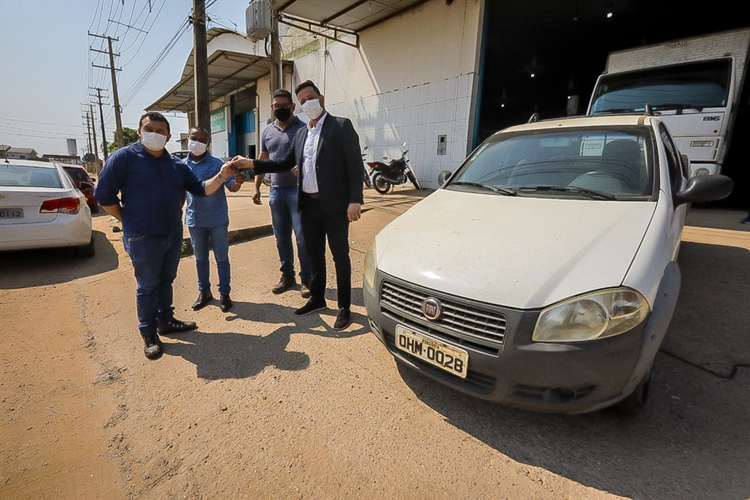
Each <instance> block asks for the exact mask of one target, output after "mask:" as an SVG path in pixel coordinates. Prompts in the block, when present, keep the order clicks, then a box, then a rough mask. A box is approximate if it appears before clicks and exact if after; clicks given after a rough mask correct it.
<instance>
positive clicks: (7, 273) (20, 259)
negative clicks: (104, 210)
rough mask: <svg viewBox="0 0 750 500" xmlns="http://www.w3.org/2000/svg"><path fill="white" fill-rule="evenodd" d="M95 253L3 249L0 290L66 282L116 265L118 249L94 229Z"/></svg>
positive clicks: (0, 258) (59, 249) (107, 269)
mask: <svg viewBox="0 0 750 500" xmlns="http://www.w3.org/2000/svg"><path fill="white" fill-rule="evenodd" d="M93 233H94V245H95V247H96V255H94V256H93V257H77V256H76V255H75V252H73V251H72V250H71V249H68V248H48V249H42V250H22V251H17V252H0V290H10V289H17V288H27V287H34V286H44V285H55V284H59V283H67V282H68V281H73V280H77V279H81V278H86V277H88V276H94V275H97V274H101V273H105V272H107V271H111V270H113V269H117V267H118V265H119V263H118V258H117V251H116V250H115V248H114V247H113V246H112V242H110V241H109V240H108V239H107V235H105V234H104V233H102V232H100V231H96V230H95V231H94V232H93Z"/></svg>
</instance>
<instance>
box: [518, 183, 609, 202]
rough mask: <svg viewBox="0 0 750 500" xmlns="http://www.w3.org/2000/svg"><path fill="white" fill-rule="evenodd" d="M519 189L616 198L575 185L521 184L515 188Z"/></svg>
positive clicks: (605, 198)
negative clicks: (521, 185)
mask: <svg viewBox="0 0 750 500" xmlns="http://www.w3.org/2000/svg"><path fill="white" fill-rule="evenodd" d="M516 189H518V190H519V191H555V192H560V193H575V194H585V195H588V196H589V198H598V199H601V200H616V199H617V198H616V197H615V195H613V194H609V193H603V192H602V191H595V190H593V189H586V188H581V187H576V186H523V187H518V188H516Z"/></svg>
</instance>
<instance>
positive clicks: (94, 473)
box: [0, 204, 750, 500]
mask: <svg viewBox="0 0 750 500" xmlns="http://www.w3.org/2000/svg"><path fill="white" fill-rule="evenodd" d="M406 208H408V206H405V205H398V204H395V205H394V206H386V207H383V208H380V209H378V210H374V211H371V212H368V213H366V214H365V215H364V217H363V220H362V221H361V222H359V223H357V224H354V225H352V232H351V239H352V243H351V246H352V261H353V269H354V271H353V275H354V283H353V286H354V288H355V292H354V297H353V299H354V303H355V305H354V307H353V313H354V314H353V316H354V318H353V321H354V322H353V324H352V325H351V326H350V327H349V328H348V329H347V330H346V331H344V332H336V331H334V330H333V329H332V328H331V325H332V324H333V321H334V318H335V309H333V307H335V292H333V291H331V290H329V294H328V297H327V298H328V301H329V306H331V309H329V310H328V311H326V312H324V313H323V314H322V315H320V316H318V315H311V316H308V317H304V318H301V319H297V318H294V316H293V315H292V311H293V310H294V308H296V307H298V306H299V305H301V304H302V303H303V302H304V299H302V298H301V297H300V296H299V292H297V291H290V292H287V293H286V294H283V295H279V296H277V295H273V294H272V293H271V292H270V287H271V286H272V285H273V284H274V283H275V281H276V280H277V278H278V271H277V268H278V262H277V259H276V250H275V245H274V242H273V238H272V237H266V238H261V239H258V240H254V241H249V242H245V243H239V244H237V245H233V246H232V247H231V250H230V252H231V253H230V257H231V260H232V264H233V268H232V271H233V291H232V296H233V298H234V300H235V302H236V306H235V308H234V309H233V310H232V311H231V312H230V313H228V314H224V313H221V311H220V310H219V308H218V304H214V305H212V306H209V307H207V308H206V309H204V310H202V311H199V312H193V311H192V310H190V308H189V305H190V303H192V301H193V300H194V299H195V296H196V295H197V287H196V277H195V268H194V265H195V263H194V260H193V259H192V258H184V259H183V260H182V262H181V264H180V269H179V275H178V279H177V281H176V283H175V306H176V308H177V310H176V315H177V317H178V318H180V319H185V320H195V321H197V322H198V324H199V329H198V330H197V331H194V332H188V333H184V334H180V335H174V336H170V337H168V338H165V340H164V341H165V344H166V345H165V355H164V356H163V357H162V359H160V360H158V361H149V360H147V359H146V358H145V357H144V356H143V353H142V343H141V341H140V338H139V336H138V333H137V329H136V318H135V297H134V292H135V283H134V279H133V276H132V268H131V266H130V263H129V261H128V259H127V256H126V255H125V254H124V251H123V249H122V244H121V242H120V240H119V234H117V233H113V232H112V231H111V227H112V225H113V223H112V222H111V221H109V219H108V218H107V217H101V216H100V217H97V218H96V220H95V229H96V230H97V233H96V237H97V257H96V258H95V259H94V260H76V259H74V258H72V257H70V256H68V255H60V253H59V252H24V253H14V254H6V255H2V256H0V290H2V293H1V294H0V315H1V317H2V321H3V323H2V324H3V326H2V333H3V337H4V342H2V343H0V360H2V363H3V364H2V369H0V403H1V404H0V498H2V499H47V498H50V499H66V498H86V499H101V498H111V499H120V498H122V499H125V498H127V499H140V498H144V499H146V498H159V499H163V498H188V499H224V498H226V499H236V498H264V499H265V498H269V499H276V498H300V499H328V498H336V499H338V498H363V499H364V498H388V499H390V498H393V499H410V498H415V499H417V498H420V499H422V498H424V499H426V498H430V499H441V498H446V499H447V498H450V499H454V500H455V499H475V498H498V499H505V498H509V499H510V498H512V499H529V498H534V499H605V498H606V499H610V498H648V499H654V498H680V499H685V498H695V499H699V498H700V499H704V498H726V499H738V498H750V479H748V474H747V471H748V470H750V466H749V464H750V461H748V455H747V449H748V445H750V439H748V437H747V436H746V431H747V424H746V415H747V414H748V411H750V396H749V395H748V393H747V390H746V387H747V383H748V381H749V379H750V376H748V373H747V370H746V369H743V366H742V365H743V363H745V366H747V361H748V358H747V354H746V353H747V352H748V350H747V349H746V348H747V347H748V343H747V340H741V341H738V340H731V341H730V345H729V346H726V345H725V346H724V347H725V348H728V349H730V351H731V352H727V351H726V350H722V349H718V350H717V349H714V350H713V351H711V352H710V353H709V354H710V360H711V363H712V364H711V365H710V366H708V368H707V369H703V368H706V367H701V366H700V365H701V360H700V356H698V355H694V356H693V355H691V352H693V351H691V350H690V349H687V350H686V352H680V351H679V347H675V349H674V352H672V353H660V355H659V358H657V363H658V367H659V368H658V373H657V374H656V375H655V380H654V388H653V390H652V399H651V401H650V403H649V406H648V407H647V408H646V410H645V412H644V413H643V414H642V415H639V416H637V417H635V418H631V419H624V418H623V417H621V416H619V415H615V414H613V413H609V412H598V413H596V414H591V415H584V416H579V417H563V416H556V415H542V414H532V413H527V412H522V411H517V410H512V409H508V408H503V407H499V406H498V405H492V404H489V403H485V402H482V401H478V400H475V399H473V398H469V397H467V396H463V395H460V394H456V393H455V392H453V391H450V390H448V389H446V388H443V387H441V386H439V385H438V384H435V383H433V382H431V381H429V380H428V379H426V378H424V377H422V376H420V375H418V374H415V373H412V372H411V371H409V370H405V369H403V368H400V367H399V366H397V365H396V363H395V362H394V361H393V359H392V358H391V357H390V355H389V354H388V353H387V352H386V351H385V349H384V348H383V347H382V345H380V344H379V342H378V341H377V339H376V338H375V336H374V335H372V334H371V333H370V331H369V328H368V327H367V326H366V318H365V311H364V308H363V307H362V297H361V270H362V261H363V258H364V252H365V250H366V249H367V247H368V246H369V243H370V242H371V241H372V238H373V236H374V235H375V234H376V233H377V231H378V230H379V229H380V228H381V227H383V226H384V225H385V224H386V223H387V222H388V221H390V220H391V219H392V218H394V217H395V216H397V215H398V214H399V213H401V212H403V210H405V209H406ZM695 238H696V241H695V242H693V243H689V245H693V246H692V247H690V248H688V249H687V254H688V257H687V258H688V259H698V258H707V257H706V256H705V255H703V254H702V253H701V252H705V251H708V252H710V251H711V248H708V247H709V246H710V245H709V244H704V243H701V242H700V241H698V240H700V236H696V237H695ZM704 247H706V248H704ZM725 248H728V249H729V250H727V252H729V253H728V254H727V255H728V256H729V257H730V258H734V259H736V260H735V261H733V262H734V264H736V265H741V266H744V267H741V274H742V273H744V277H745V278H747V276H748V275H750V274H748V273H747V271H748V268H749V267H748V261H749V260H750V259H748V251H747V250H748V249H744V250H743V249H740V248H730V247H722V249H725ZM690 262H691V261H688V263H687V265H688V270H691V269H692V270H696V269H698V268H699V267H700V266H698V265H695V264H691V263H690ZM332 268H333V266H332V265H330V266H329V285H330V284H331V283H334V281H333V274H332ZM212 272H214V273H215V269H212ZM735 272H736V270H735ZM726 273H727V274H721V275H720V276H719V279H720V280H723V282H724V284H727V283H729V284H730V285H731V287H732V288H731V290H732V293H733V294H735V295H738V294H739V297H737V298H736V301H742V300H744V303H745V305H746V304H747V297H748V291H747V286H746V284H747V281H746V280H745V281H744V285H743V284H742V283H743V282H742V281H741V279H740V280H739V281H738V280H737V279H735V278H733V277H732V274H731V273H732V270H731V269H729V270H726ZM685 274H686V275H687V276H688V277H691V279H697V278H693V277H694V276H697V277H700V276H701V275H700V273H697V274H696V273H693V274H691V272H690V271H688V272H686V273H685ZM740 278H741V277H740ZM215 280H216V278H215V275H214V282H215ZM685 286H687V288H688V293H687V297H688V298H689V300H696V301H706V297H708V296H709V295H711V294H712V293H713V294H714V295H716V293H715V292H711V291H704V292H701V291H700V290H698V288H699V287H698V286H697V285H696V284H695V282H693V284H692V285H691V283H687V284H686V285H685ZM743 286H744V288H743ZM695 294H698V297H696V298H693V299H690V297H691V296H692V295H695ZM732 304H736V302H733V303H732ZM686 307H687V308H688V309H689V310H692V311H696V308H695V307H692V306H691V305H689V304H686ZM701 307H703V308H704V309H701ZM705 307H706V306H705V305H703V306H698V309H697V313H700V312H701V311H708V309H705ZM683 311H684V312H683V313H681V314H682V316H681V317H680V318H678V322H680V323H679V324H680V325H681V326H682V325H684V324H686V323H685V322H686V321H689V320H690V319H691V318H690V315H689V311H688V310H685V309H683ZM712 314H713V313H712ZM704 317H705V316H704ZM747 319H748V316H747V313H745V312H742V316H740V317H735V318H734V319H733V320H732V321H734V323H732V322H731V321H730V322H727V323H725V324H723V327H724V328H725V329H730V330H731V331H730V332H728V333H731V334H733V335H734V336H735V337H736V336H739V335H745V336H747V328H746V327H747V324H748V323H747ZM743 325H744V327H743ZM743 328H744V331H743ZM694 341H695V342H698V344H697V346H696V347H697V348H698V349H700V348H701V345H700V343H699V342H700V341H699V340H694ZM674 345H675V346H677V345H680V344H677V343H675V344H674ZM742 349H745V350H744V352H742ZM691 356H692V357H691ZM731 367H734V370H735V371H734V374H733V375H732V376H731V377H729V376H728V374H729V370H730V369H731ZM738 368H739V369H738ZM722 370H724V371H726V373H724V372H723V371H722ZM712 371H713V372H715V373H714V374H712ZM716 373H718V374H719V375H722V374H723V375H725V376H716Z"/></svg>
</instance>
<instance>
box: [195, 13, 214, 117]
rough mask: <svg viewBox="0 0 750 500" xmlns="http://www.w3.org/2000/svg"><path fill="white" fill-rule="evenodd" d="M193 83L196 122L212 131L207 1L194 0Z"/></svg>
mask: <svg viewBox="0 0 750 500" xmlns="http://www.w3.org/2000/svg"><path fill="white" fill-rule="evenodd" d="M192 22H193V82H194V87H195V121H196V122H197V124H198V126H200V127H203V128H204V129H206V130H208V131H209V132H210V131H211V106H210V104H209V95H208V47H207V42H206V1H205V0H193V16H192Z"/></svg>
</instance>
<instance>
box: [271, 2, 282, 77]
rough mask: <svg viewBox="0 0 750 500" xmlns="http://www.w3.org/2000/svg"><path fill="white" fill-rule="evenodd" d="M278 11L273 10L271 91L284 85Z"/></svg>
mask: <svg viewBox="0 0 750 500" xmlns="http://www.w3.org/2000/svg"><path fill="white" fill-rule="evenodd" d="M276 14H277V13H276V11H275V10H273V11H271V19H272V21H271V92H274V91H275V90H276V89H280V88H283V87H284V70H283V68H282V66H281V64H282V63H281V41H280V40H279V19H278V17H277V16H276Z"/></svg>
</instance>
